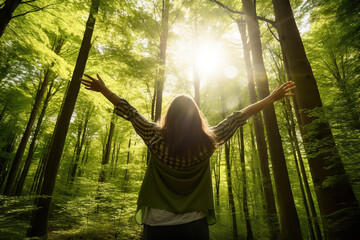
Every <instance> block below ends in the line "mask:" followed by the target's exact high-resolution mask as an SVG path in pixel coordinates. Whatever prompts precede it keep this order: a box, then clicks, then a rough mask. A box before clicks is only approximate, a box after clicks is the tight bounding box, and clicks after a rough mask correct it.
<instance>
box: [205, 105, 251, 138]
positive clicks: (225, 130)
mask: <svg viewBox="0 0 360 240" xmlns="http://www.w3.org/2000/svg"><path fill="white" fill-rule="evenodd" d="M245 123H246V118H245V115H244V114H243V112H242V111H236V112H233V113H232V114H230V115H229V116H227V117H226V118H225V119H224V120H223V121H221V122H220V123H219V124H218V125H216V126H214V127H211V130H212V131H213V133H214V135H215V140H216V142H217V143H218V144H219V145H222V144H224V143H225V142H226V141H227V140H229V139H230V138H231V137H232V135H234V133H235V132H236V130H237V128H238V127H240V126H242V125H244V124H245Z"/></svg>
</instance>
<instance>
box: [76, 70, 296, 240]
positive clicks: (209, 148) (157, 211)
mask: <svg viewBox="0 0 360 240" xmlns="http://www.w3.org/2000/svg"><path fill="white" fill-rule="evenodd" d="M84 75H85V76H86V77H88V78H89V79H90V80H85V79H80V80H81V82H82V84H84V85H85V88H86V89H88V90H92V91H96V92H101V93H102V94H103V95H104V96H105V97H106V98H107V99H108V100H109V101H110V102H111V103H112V104H114V106H115V113H116V114H117V115H119V116H121V117H123V118H125V119H126V120H128V121H130V122H131V123H132V125H133V127H134V129H135V131H136V132H137V133H138V134H139V135H140V137H141V138H142V139H143V140H144V142H145V144H146V145H147V146H148V148H149V149H150V152H151V158H150V162H149V164H148V167H147V170H146V174H145V177H144V180H143V183H142V186H141V189H140V192H139V197H138V202H137V211H136V220H137V222H138V223H142V224H144V225H145V231H144V233H145V239H157V240H159V239H197V240H198V239H209V229H208V224H213V223H215V212H214V203H213V191H212V183H211V171H210V161H209V159H210V157H211V155H212V154H213V152H214V150H215V149H216V148H218V147H219V146H220V145H222V144H223V143H225V142H226V141H227V140H229V139H230V138H231V136H232V135H233V134H234V132H235V131H236V129H237V128H238V127H239V126H241V125H243V124H244V123H245V122H246V119H247V118H249V117H250V116H252V115H254V114H256V113H257V112H259V111H261V110H262V109H264V108H265V107H267V106H268V105H270V104H272V103H273V102H275V101H277V100H279V99H281V98H283V97H286V96H292V95H294V94H293V93H289V92H290V91H291V90H293V89H294V88H295V85H294V83H293V82H287V83H284V84H283V85H282V86H280V87H279V86H278V87H277V88H276V89H275V90H274V91H273V92H272V93H271V94H270V95H269V96H268V97H266V98H264V99H262V100H261V101H259V102H257V103H255V104H252V105H250V106H248V107H246V108H244V109H242V110H241V111H236V112H234V113H232V114H231V115H229V116H228V117H226V118H225V119H224V120H223V121H222V122H220V123H219V124H218V125H216V126H214V127H209V126H208V125H207V123H206V121H205V119H204V118H203V117H202V116H201V114H200V111H199V109H198V107H197V105H196V103H195V102H194V101H193V99H192V98H190V97H188V96H185V95H181V96H178V97H176V98H175V99H174V100H173V101H172V103H171V104H170V106H169V109H168V111H167V113H166V114H165V115H164V116H163V118H162V119H161V121H160V122H159V123H153V122H150V121H148V120H147V119H145V118H144V117H143V116H142V115H141V114H139V113H138V112H137V110H136V109H135V108H134V107H132V106H131V105H130V104H129V103H128V102H127V101H126V100H125V99H123V98H120V97H119V96H117V95H116V94H115V93H113V92H112V91H111V90H110V89H108V88H107V87H106V86H105V84H104V82H103V80H102V79H101V78H100V76H99V75H97V79H96V78H93V77H91V76H89V75H86V74H84Z"/></svg>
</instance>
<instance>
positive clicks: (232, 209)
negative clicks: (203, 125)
mask: <svg viewBox="0 0 360 240" xmlns="http://www.w3.org/2000/svg"><path fill="white" fill-rule="evenodd" d="M221 104H222V116H223V118H225V117H226V107H225V99H224V95H222V96H221ZM225 163H226V182H227V190H228V201H229V210H230V214H231V218H232V226H233V231H232V232H233V239H238V238H239V236H238V230H237V221H236V209H235V201H234V193H233V189H232V177H231V163H230V140H229V141H227V142H226V143H225Z"/></svg>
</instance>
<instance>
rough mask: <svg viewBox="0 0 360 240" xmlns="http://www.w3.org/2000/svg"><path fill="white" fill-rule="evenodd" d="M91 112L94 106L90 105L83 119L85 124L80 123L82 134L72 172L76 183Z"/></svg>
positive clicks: (71, 180) (71, 177) (79, 137)
mask: <svg viewBox="0 0 360 240" xmlns="http://www.w3.org/2000/svg"><path fill="white" fill-rule="evenodd" d="M91 113H92V108H91V107H89V108H88V109H87V111H86V114H85V119H84V120H83V121H84V126H82V125H83V124H80V129H79V133H80V134H79V135H78V144H77V145H76V147H75V160H74V165H73V166H72V170H71V174H70V183H74V181H75V177H76V172H77V170H78V166H79V162H80V156H81V152H82V150H83V147H84V143H85V140H86V135H87V130H88V122H89V119H90V115H91Z"/></svg>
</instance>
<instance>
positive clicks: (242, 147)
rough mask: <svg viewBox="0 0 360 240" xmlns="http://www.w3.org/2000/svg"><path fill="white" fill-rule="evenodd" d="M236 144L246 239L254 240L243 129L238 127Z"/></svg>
mask: <svg viewBox="0 0 360 240" xmlns="http://www.w3.org/2000/svg"><path fill="white" fill-rule="evenodd" d="M238 143H239V152H240V165H241V176H242V182H243V191H242V192H243V199H242V202H243V209H244V215H245V224H246V239H247V240H252V239H254V235H253V232H252V229H251V222H250V215H249V207H248V203H247V202H248V200H247V187H248V186H247V183H246V170H245V144H244V129H243V127H240V131H239V133H238Z"/></svg>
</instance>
